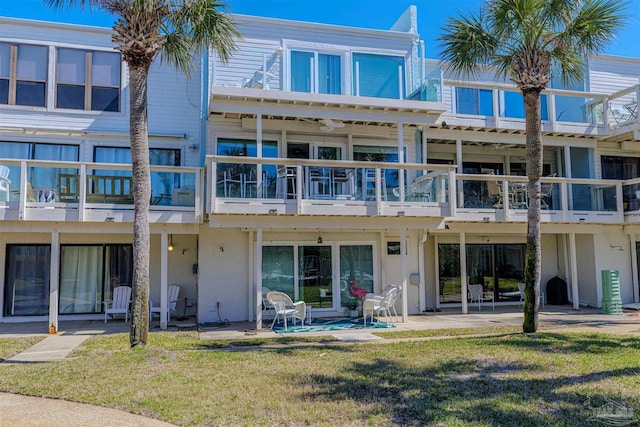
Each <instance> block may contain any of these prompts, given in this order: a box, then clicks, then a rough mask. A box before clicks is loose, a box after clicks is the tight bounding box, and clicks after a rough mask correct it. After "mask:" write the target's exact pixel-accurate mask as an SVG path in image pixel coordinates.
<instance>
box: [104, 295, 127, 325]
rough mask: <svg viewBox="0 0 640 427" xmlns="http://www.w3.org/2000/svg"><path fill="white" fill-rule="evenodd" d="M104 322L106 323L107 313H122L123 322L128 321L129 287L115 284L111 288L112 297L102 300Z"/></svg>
mask: <svg viewBox="0 0 640 427" xmlns="http://www.w3.org/2000/svg"><path fill="white" fill-rule="evenodd" d="M102 304H103V305H104V323H107V315H109V314H124V322H125V323H129V306H130V305H131V288H130V287H128V286H117V287H115V288H113V299H110V300H106V301H103V302H102Z"/></svg>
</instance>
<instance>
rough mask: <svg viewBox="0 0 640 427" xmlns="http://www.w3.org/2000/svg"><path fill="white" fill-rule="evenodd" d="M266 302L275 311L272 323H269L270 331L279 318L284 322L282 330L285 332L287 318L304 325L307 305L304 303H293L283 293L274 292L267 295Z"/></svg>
mask: <svg viewBox="0 0 640 427" xmlns="http://www.w3.org/2000/svg"><path fill="white" fill-rule="evenodd" d="M267 300H268V301H269V303H271V305H273V309H274V311H275V316H274V318H273V323H271V329H273V326H274V325H275V324H276V322H277V321H278V319H279V318H282V320H283V321H284V330H285V331H286V330H287V318H289V317H290V318H292V319H294V325H295V319H299V320H300V322H301V323H302V324H303V325H304V320H305V318H306V316H307V305H306V304H305V302H304V301H298V302H296V303H294V302H293V301H292V300H291V298H289V295H287V294H285V293H284V292H276V291H272V292H269V293H268V294H267Z"/></svg>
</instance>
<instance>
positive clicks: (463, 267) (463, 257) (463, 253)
mask: <svg viewBox="0 0 640 427" xmlns="http://www.w3.org/2000/svg"><path fill="white" fill-rule="evenodd" d="M466 237H467V236H466V235H465V234H464V233H460V293H461V298H460V301H461V302H462V314H467V313H468V312H469V307H468V306H467V241H466Z"/></svg>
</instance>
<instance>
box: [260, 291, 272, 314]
mask: <svg viewBox="0 0 640 427" xmlns="http://www.w3.org/2000/svg"><path fill="white" fill-rule="evenodd" d="M269 292H271V289H269V288H262V311H266V312H267V314H269V312H270V311H271V310H273V309H274V308H273V304H271V303H270V302H269V300H268V299H267V295H268V294H269Z"/></svg>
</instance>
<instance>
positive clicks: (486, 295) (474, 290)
mask: <svg viewBox="0 0 640 427" xmlns="http://www.w3.org/2000/svg"><path fill="white" fill-rule="evenodd" d="M467 290H468V291H469V303H470V304H473V303H474V302H477V303H478V311H481V310H482V303H483V302H484V301H491V307H492V308H493V310H495V309H496V304H495V301H494V299H493V292H491V291H487V292H485V291H484V288H483V287H482V285H468V286H467Z"/></svg>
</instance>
